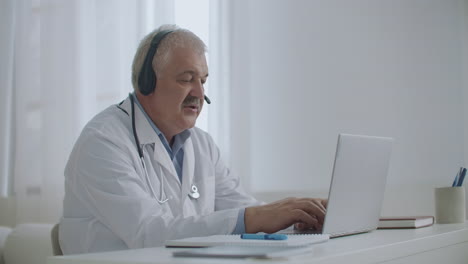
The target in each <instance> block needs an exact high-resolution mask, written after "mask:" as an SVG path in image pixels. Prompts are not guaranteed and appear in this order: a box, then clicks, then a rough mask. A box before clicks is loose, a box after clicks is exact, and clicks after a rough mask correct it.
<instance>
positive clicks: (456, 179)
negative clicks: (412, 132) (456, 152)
mask: <svg viewBox="0 0 468 264" xmlns="http://www.w3.org/2000/svg"><path fill="white" fill-rule="evenodd" d="M462 172H463V167H461V168H460V170H459V171H458V173H457V175H455V180H453V183H452V187H455V186H458V179H459V178H460V176H461V174H462Z"/></svg>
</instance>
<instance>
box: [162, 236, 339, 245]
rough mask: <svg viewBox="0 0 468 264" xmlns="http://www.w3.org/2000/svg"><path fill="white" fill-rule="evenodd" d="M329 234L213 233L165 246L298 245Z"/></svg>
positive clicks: (317, 239) (326, 237) (315, 240)
mask: <svg viewBox="0 0 468 264" xmlns="http://www.w3.org/2000/svg"><path fill="white" fill-rule="evenodd" d="M329 238H330V237H329V235H321V234H304V235H302V234H297V235H296V234H292V235H288V239H286V240H257V239H241V238H240V235H214V236H206V237H189V238H183V239H176V240H168V241H166V243H165V245H166V247H212V246H271V247H298V246H306V245H310V244H315V243H322V242H327V241H328V239H329Z"/></svg>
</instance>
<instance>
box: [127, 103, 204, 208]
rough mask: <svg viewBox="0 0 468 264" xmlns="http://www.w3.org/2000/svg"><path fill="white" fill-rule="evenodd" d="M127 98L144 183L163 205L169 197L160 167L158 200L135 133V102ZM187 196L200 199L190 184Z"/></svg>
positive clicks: (195, 187) (196, 189) (193, 186)
mask: <svg viewBox="0 0 468 264" xmlns="http://www.w3.org/2000/svg"><path fill="white" fill-rule="evenodd" d="M129 97H130V101H131V104H132V105H131V108H132V130H133V137H134V139H135V144H136V147H137V150H138V155H139V156H140V160H141V164H142V166H143V169H144V171H145V177H146V181H147V183H148V186H149V188H150V191H151V194H152V195H153V197H154V198H155V199H156V201H158V203H160V204H163V203H166V202H167V201H169V197H167V195H166V192H165V190H164V176H163V175H162V169H161V167H160V168H159V175H161V177H160V181H161V184H160V186H161V187H160V190H159V191H160V192H159V193H160V195H159V198H158V197H157V196H156V193H155V191H154V189H153V185H152V184H151V180H150V177H149V174H148V168H147V167H146V163H145V157H144V155H143V149H142V148H141V146H140V140H139V139H138V135H137V131H136V125H135V101H134V98H133V95H132V94H129ZM189 196H190V197H191V198H193V199H198V198H199V197H200V193H199V192H198V188H197V186H195V185H194V184H192V186H191V191H190V193H189Z"/></svg>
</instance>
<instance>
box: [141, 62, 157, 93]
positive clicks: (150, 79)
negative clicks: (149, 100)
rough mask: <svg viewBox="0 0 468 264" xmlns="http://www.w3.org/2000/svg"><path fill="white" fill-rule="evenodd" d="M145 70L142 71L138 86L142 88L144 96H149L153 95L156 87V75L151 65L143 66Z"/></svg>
mask: <svg viewBox="0 0 468 264" xmlns="http://www.w3.org/2000/svg"><path fill="white" fill-rule="evenodd" d="M143 67H144V69H143V70H142V71H141V74H140V76H139V79H138V86H139V87H140V92H141V93H142V94H143V95H149V94H151V93H153V91H154V88H155V87H156V75H155V74H154V71H153V67H152V65H150V66H149V67H147V65H143Z"/></svg>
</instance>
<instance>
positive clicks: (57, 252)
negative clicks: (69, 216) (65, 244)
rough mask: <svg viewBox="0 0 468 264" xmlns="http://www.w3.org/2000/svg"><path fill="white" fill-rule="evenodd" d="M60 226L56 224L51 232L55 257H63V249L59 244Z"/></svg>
mask: <svg viewBox="0 0 468 264" xmlns="http://www.w3.org/2000/svg"><path fill="white" fill-rule="evenodd" d="M58 228H59V224H55V225H54V227H53V228H52V230H51V231H50V238H51V240H52V253H53V254H54V256H61V255H63V253H62V249H61V248H60V244H59V229H58Z"/></svg>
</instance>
